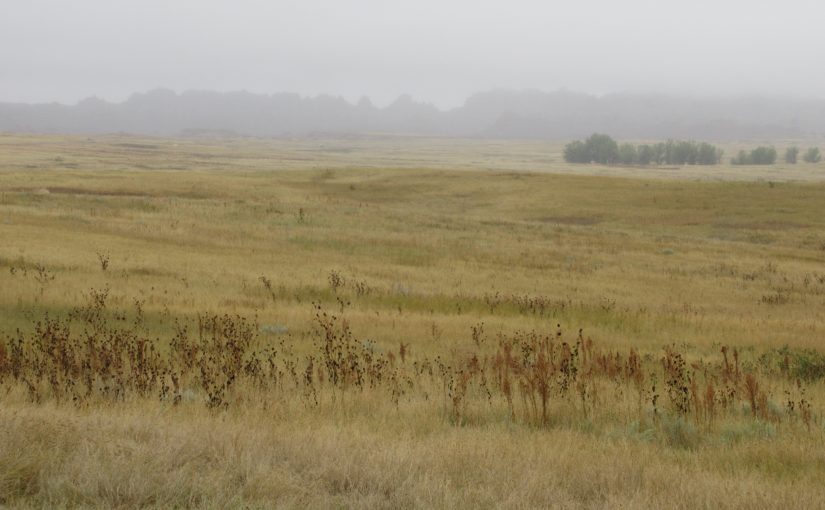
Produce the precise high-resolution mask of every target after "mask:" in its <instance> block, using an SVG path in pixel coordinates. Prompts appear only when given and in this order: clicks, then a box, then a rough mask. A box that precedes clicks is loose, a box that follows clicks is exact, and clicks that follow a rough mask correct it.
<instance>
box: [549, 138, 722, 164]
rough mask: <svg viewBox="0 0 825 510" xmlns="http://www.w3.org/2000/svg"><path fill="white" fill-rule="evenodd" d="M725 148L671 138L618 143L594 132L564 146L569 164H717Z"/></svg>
mask: <svg viewBox="0 0 825 510" xmlns="http://www.w3.org/2000/svg"><path fill="white" fill-rule="evenodd" d="M722 153H723V151H722V149H720V148H718V147H716V146H714V145H711V144H709V143H705V142H694V141H687V140H668V141H666V142H659V143H655V144H641V145H638V146H637V145H633V144H630V143H623V144H621V145H620V144H619V143H617V142H616V141H615V140H613V138H611V137H610V136H608V135H604V134H599V133H594V134H593V135H591V136H590V138H588V139H587V140H576V141H574V142H570V143H568V144H567V145H565V147H564V160H565V161H567V162H568V163H600V164H602V165H615V164H619V165H650V164H655V165H662V164H665V165H716V164H718V163H719V162H720V161H722Z"/></svg>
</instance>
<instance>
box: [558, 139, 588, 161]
mask: <svg viewBox="0 0 825 510" xmlns="http://www.w3.org/2000/svg"><path fill="white" fill-rule="evenodd" d="M564 160H565V161H567V162H568V163H590V161H591V157H590V153H589V152H588V149H587V144H586V143H584V142H582V141H581V140H576V141H575V142H570V143H568V144H567V145H565V146H564Z"/></svg>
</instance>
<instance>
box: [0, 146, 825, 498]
mask: <svg viewBox="0 0 825 510" xmlns="http://www.w3.org/2000/svg"><path fill="white" fill-rule="evenodd" d="M783 143H784V142H783ZM783 143H777V146H778V147H781V146H782V145H783ZM788 143H790V142H788ZM742 146H743V147H745V146H746V145H745V144H743V145H742ZM737 148H738V146H737V145H736V144H730V145H729V146H728V145H726V146H725V149H726V153H727V154H728V155H730V154H733V153H734V152H735V150H736V149H737ZM561 150H562V147H561V145H558V144H552V143H540V142H528V141H495V142H491V141H483V140H453V139H415V138H398V137H378V136H376V137H363V138H351V139H327V138H319V139H303V140H268V139H243V138H237V139H212V140H209V139H166V138H136V137H129V136H125V135H122V136H121V135H111V136H97V137H91V138H87V137H58V136H36V135H17V134H3V135H0V506H7V507H10V508H28V507H49V508H51V507H101V508H133V507H154V508H170V507H198V508H236V507H240V508H269V507H295V508H304V507H312V508H329V507H336V508H337V507H359V508H360V507H367V508H432V507H458V508H476V507H507V508H511V507H512V508H548V507H550V508H779V507H782V508H816V507H822V506H823V503H822V502H823V501H825V484H823V483H822V481H823V480H825V414H823V411H825V382H824V381H825V343H824V342H825V163H818V164H803V163H800V164H797V165H784V164H777V165H772V166H768V167H754V166H736V167H734V166H730V165H727V164H722V165H719V166H708V167H680V168H676V167H668V168H665V167H653V168H643V167H638V168H630V167H616V168H610V167H600V166H590V165H576V166H570V165H567V164H565V163H564V162H563V160H562V157H561ZM725 159H726V160H727V159H728V157H727V156H726V158H725Z"/></svg>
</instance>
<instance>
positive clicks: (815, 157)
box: [802, 147, 822, 163]
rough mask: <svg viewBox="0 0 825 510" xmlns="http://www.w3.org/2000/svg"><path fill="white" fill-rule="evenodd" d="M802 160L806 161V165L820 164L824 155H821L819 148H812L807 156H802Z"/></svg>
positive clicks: (806, 152)
mask: <svg viewBox="0 0 825 510" xmlns="http://www.w3.org/2000/svg"><path fill="white" fill-rule="evenodd" d="M802 159H804V160H805V163H819V162H820V161H821V160H822V154H820V153H819V149H818V148H817V147H811V148H810V149H808V150H807V151H805V155H804V156H802Z"/></svg>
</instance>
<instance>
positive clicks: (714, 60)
mask: <svg viewBox="0 0 825 510" xmlns="http://www.w3.org/2000/svg"><path fill="white" fill-rule="evenodd" d="M5 6H6V12H7V15H5V16H3V17H0V45H2V47H3V48H5V49H6V51H5V52H4V53H3V54H2V56H0V64H1V65H0V102H6V103H52V102H58V103H61V104H74V103H77V102H78V101H80V100H82V99H84V98H88V97H93V96H94V97H99V98H102V99H104V100H106V101H109V102H115V103H117V102H122V101H125V100H127V99H128V98H129V97H130V95H131V94H133V93H134V92H135V91H148V90H153V89H156V88H159V87H163V88H168V89H170V90H174V91H178V92H182V91H186V90H210V91H219V92H231V91H239V90H245V91H249V92H250V93H253V94H275V93H279V92H280V91H289V92H296V93H298V94H300V95H302V96H307V97H315V96H318V95H320V94H326V95H331V96H341V97H343V98H345V99H346V100H347V101H348V102H351V103H356V102H357V101H358V100H359V99H360V98H361V97H362V96H366V97H369V98H370V100H371V101H372V102H373V103H374V104H375V105H377V106H379V107H383V106H386V105H389V104H391V103H392V102H393V101H394V100H395V99H396V98H397V97H399V96H401V95H403V94H409V95H411V96H412V97H414V98H416V100H418V101H424V102H427V103H431V104H433V105H434V106H436V107H438V108H439V109H440V110H442V111H446V110H450V109H452V108H456V107H460V106H461V105H463V102H464V101H465V100H466V98H468V97H469V96H471V95H472V94H474V93H476V92H478V91H485V90H499V89H507V90H527V89H535V90H541V91H556V90H571V91H581V92H584V93H587V94H592V95H596V96H604V95H608V94H665V95H675V96H679V97H697V98H709V97H726V98H730V97H754V96H756V97H790V98H801V99H809V98H817V99H822V98H823V97H825V96H824V95H823V94H825V70H823V69H822V67H821V66H820V65H818V62H819V61H820V52H821V49H822V48H823V47H825V32H823V31H822V30H821V27H820V24H821V20H822V19H825V6H823V5H822V4H821V3H819V2H814V1H811V0H788V1H786V2H783V3H782V6H781V8H777V7H776V6H775V5H771V4H766V3H764V2H746V1H744V0H729V1H726V2H723V3H720V2H713V1H710V0H697V1H696V2H692V3H691V4H690V8H689V9H688V8H685V7H684V6H683V5H681V4H675V3H673V4H672V5H671V3H669V2H652V1H650V0H627V1H624V2H621V3H617V2H610V1H608V0H589V1H584V2H581V1H580V2H575V3H574V2H553V3H546V2H537V1H532V0H513V1H510V2H495V1H469V0H455V1H452V2H449V3H445V2H437V1H435V0H421V1H419V2H415V3H405V4H391V5H389V4H387V3H386V2H380V1H377V0H353V1H352V2H336V1H333V0H312V1H306V2H300V3H297V2H264V1H260V0H241V1H235V2H225V1H220V0H199V1H195V0H180V1H176V2H163V1H161V0H146V1H142V2H139V3H138V2H122V1H108V0H106V1H104V0H79V1H77V2H62V1H59V0H27V1H25V2H24V1H19V0H9V1H8V2H5Z"/></svg>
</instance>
